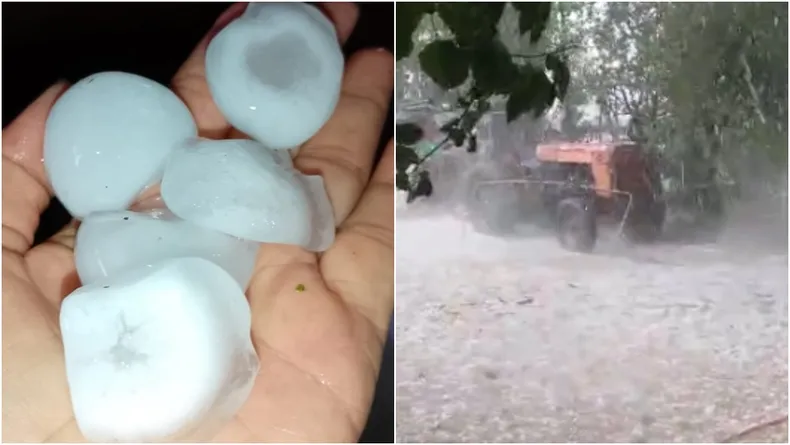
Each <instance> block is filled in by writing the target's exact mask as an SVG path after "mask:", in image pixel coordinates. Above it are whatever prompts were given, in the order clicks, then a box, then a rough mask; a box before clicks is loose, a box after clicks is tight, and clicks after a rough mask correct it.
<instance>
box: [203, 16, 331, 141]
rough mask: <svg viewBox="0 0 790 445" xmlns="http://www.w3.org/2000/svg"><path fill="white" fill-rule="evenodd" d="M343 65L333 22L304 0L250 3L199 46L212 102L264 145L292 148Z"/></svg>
mask: <svg viewBox="0 0 790 445" xmlns="http://www.w3.org/2000/svg"><path fill="white" fill-rule="evenodd" d="M343 66H344V60H343V53H342V51H341V48H340V44H339V42H338V38H337V34H336V32H335V28H334V25H333V24H332V23H331V22H330V21H329V20H328V19H327V18H326V17H324V15H323V14H322V13H321V12H320V11H319V10H317V9H315V7H313V6H311V5H307V4H304V3H250V5H249V6H248V7H247V9H246V11H245V13H244V14H243V15H242V16H241V17H239V18H238V19H236V20H234V21H233V22H231V23H230V24H229V25H228V26H226V27H225V28H224V29H223V30H222V31H220V32H219V34H217V35H216V36H215V37H214V38H213V39H212V41H211V43H210V44H209V46H208V49H207V52H206V80H207V82H208V86H209V89H210V91H211V95H212V97H213V99H214V102H215V103H216V105H217V107H218V108H219V109H220V111H221V112H222V114H223V115H224V116H225V118H226V119H227V120H228V122H230V123H231V124H232V125H233V126H234V127H236V128H238V129H239V130H241V131H243V132H244V133H246V134H248V135H250V136H251V137H252V138H253V139H256V140H257V141H259V142H261V143H263V144H264V145H265V146H266V147H268V148H270V149H289V148H293V147H297V146H299V145H301V144H302V143H303V142H305V141H307V140H308V139H310V138H311V137H312V136H313V135H314V134H316V133H317V132H318V130H319V129H320V128H321V127H322V126H323V125H324V124H325V123H326V121H327V120H328V119H329V117H330V116H331V115H332V113H333V112H334V109H335V107H336V106H337V102H338V99H339V97H340V87H341V81H342V77H343Z"/></svg>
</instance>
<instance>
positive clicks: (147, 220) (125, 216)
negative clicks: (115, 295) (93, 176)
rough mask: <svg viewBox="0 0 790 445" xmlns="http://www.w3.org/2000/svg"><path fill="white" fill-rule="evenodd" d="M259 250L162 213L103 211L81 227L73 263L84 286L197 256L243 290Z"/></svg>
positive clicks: (242, 241) (250, 244)
mask: <svg viewBox="0 0 790 445" xmlns="http://www.w3.org/2000/svg"><path fill="white" fill-rule="evenodd" d="M258 247H259V244H258V243H255V242H251V241H245V240H241V239H239V238H236V237H233V236H230V235H226V234H224V233H220V232H217V231H214V230H208V229H205V228H203V227H200V226H197V225H195V224H192V223H190V222H187V221H184V220H183V219H180V218H178V217H177V216H175V215H173V214H172V213H171V212H169V211H168V210H166V209H158V210H152V211H149V212H141V213H137V212H129V211H121V212H104V213H94V214H91V215H88V216H87V217H86V218H85V219H84V220H83V221H82V224H80V228H79V230H78V231H77V240H76V244H75V247H74V258H75V262H76V264H77V273H78V274H79V277H80V280H81V281H82V283H83V284H91V283H93V282H96V281H100V280H105V279H107V278H110V279H111V278H113V277H114V276H115V275H122V274H123V273H124V271H126V270H130V269H137V268H139V267H141V266H148V267H153V265H154V264H156V263H159V262H161V261H163V260H165V259H168V258H178V257H199V258H204V259H206V260H209V261H211V262H213V263H215V264H217V265H218V266H220V267H222V268H223V269H225V270H226V271H227V272H228V273H230V274H231V275H232V276H233V277H234V278H235V279H236V281H237V282H238V283H239V285H240V286H241V288H242V290H246V289H247V284H248V283H249V281H250V277H251V276H252V272H253V269H254V267H255V258H256V255H257V252H258Z"/></svg>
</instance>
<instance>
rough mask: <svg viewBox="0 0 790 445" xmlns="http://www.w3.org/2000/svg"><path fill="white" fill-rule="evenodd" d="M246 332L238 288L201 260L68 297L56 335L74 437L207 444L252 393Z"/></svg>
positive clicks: (164, 265)
mask: <svg viewBox="0 0 790 445" xmlns="http://www.w3.org/2000/svg"><path fill="white" fill-rule="evenodd" d="M250 327H251V316H250V308H249V305H248V303H247V300H246V299H245V297H244V293H243V292H242V291H241V289H240V288H239V286H238V284H237V283H236V280H234V279H233V277H232V276H231V275H230V274H228V273H227V272H225V271H224V270H223V269H222V268H221V267H219V266H217V265H216V264H214V263H212V262H210V261H207V260H205V259H202V258H178V259H171V260H166V261H164V262H161V263H158V264H156V265H154V266H153V267H150V268H149V267H142V268H139V269H134V270H131V271H128V272H126V273H124V274H122V275H116V276H114V277H112V278H110V279H107V280H101V281H97V282H95V283H93V284H89V285H87V286H83V287H81V288H79V289H77V290H76V291H74V292H72V293H71V294H70V295H69V296H67V297H66V299H65V300H64V301H63V304H62V306H61V312H60V330H61V334H62V338H63V346H64V352H65V358H66V377H67V380H68V385H69V391H70V393H71V401H72V406H73V408H74V417H75V419H76V421H77V425H78V426H79V428H80V431H81V432H82V434H83V435H84V436H85V438H86V439H88V440H89V441H93V442H153V441H175V440H190V439H191V440H192V441H194V440H206V439H209V438H210V436H211V435H213V434H216V433H217V432H218V430H219V428H221V427H222V426H223V425H224V424H225V423H226V422H227V421H228V420H229V419H230V418H231V417H232V416H233V415H235V413H236V412H237V411H238V409H239V408H240V407H241V406H242V404H243V403H244V402H245V401H246V399H247V397H249V394H250V391H251V390H252V386H253V383H254V380H255V376H256V375H257V372H258V369H259V362H258V357H257V355H256V353H255V350H254V348H253V345H252V340H251V338H250Z"/></svg>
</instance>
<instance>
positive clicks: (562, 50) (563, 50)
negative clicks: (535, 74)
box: [511, 44, 581, 59]
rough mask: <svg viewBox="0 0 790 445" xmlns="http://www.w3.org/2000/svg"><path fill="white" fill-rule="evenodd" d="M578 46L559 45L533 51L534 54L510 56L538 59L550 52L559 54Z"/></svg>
mask: <svg viewBox="0 0 790 445" xmlns="http://www.w3.org/2000/svg"><path fill="white" fill-rule="evenodd" d="M579 48H581V47H580V46H579V45H576V44H569V45H564V46H560V47H559V48H557V49H555V50H553V51H546V52H542V53H535V54H511V57H513V58H516V59H539V58H541V57H546V56H548V55H550V54H561V53H565V52H568V51H571V50H574V49H579Z"/></svg>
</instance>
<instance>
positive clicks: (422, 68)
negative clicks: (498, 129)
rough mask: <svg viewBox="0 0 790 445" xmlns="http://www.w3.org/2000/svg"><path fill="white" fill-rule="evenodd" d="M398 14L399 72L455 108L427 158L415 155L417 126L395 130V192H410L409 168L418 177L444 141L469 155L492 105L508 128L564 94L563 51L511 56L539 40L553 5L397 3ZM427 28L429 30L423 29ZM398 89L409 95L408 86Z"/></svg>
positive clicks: (566, 82) (567, 75) (540, 111)
mask: <svg viewBox="0 0 790 445" xmlns="http://www.w3.org/2000/svg"><path fill="white" fill-rule="evenodd" d="M506 8H507V9H508V10H510V11H511V13H510V14H507V15H505V17H506V18H510V19H511V20H510V21H508V20H504V21H503V13H504V12H505V10H506ZM396 11H397V12H396V13H397V30H396V34H397V42H396V45H397V54H396V56H397V60H398V61H399V67H398V69H399V70H402V71H401V73H402V74H404V75H410V76H411V75H415V76H419V74H418V73H419V72H422V73H425V75H427V76H428V78H430V81H431V82H432V83H433V84H435V85H436V86H438V87H439V88H441V89H442V90H443V91H444V92H445V97H450V98H452V99H453V101H454V106H455V107H457V108H458V109H459V110H460V113H459V116H458V117H457V118H455V119H453V120H452V121H450V122H449V123H447V124H446V125H444V126H443V127H442V131H443V132H444V133H445V134H446V138H445V140H444V141H443V142H442V143H440V144H438V145H437V146H436V147H435V148H434V149H433V150H431V152H430V153H428V154H426V155H425V156H418V155H417V153H416V151H415V149H414V145H415V144H416V143H417V142H418V141H419V140H420V139H421V138H422V134H421V132H420V130H419V128H418V127H417V126H416V125H415V124H414V123H401V124H399V125H398V128H397V131H396V141H397V147H396V153H397V159H396V169H397V178H396V183H397V187H398V188H399V189H402V190H409V189H410V188H412V184H413V183H414V181H410V180H409V170H410V169H415V167H416V169H415V171H414V172H412V173H416V172H418V171H419V167H420V165H421V164H422V163H423V162H424V161H425V159H427V158H428V157H429V156H430V155H432V154H433V152H435V151H436V150H438V149H439V148H440V147H442V146H443V145H445V144H446V143H452V144H453V145H455V146H462V145H465V144H466V145H467V147H469V149H470V150H471V151H474V148H475V147H476V136H475V134H474V129H475V126H476V125H477V123H478V121H479V120H480V118H481V117H482V116H483V115H484V114H485V113H486V112H487V111H489V110H490V109H491V108H492V105H494V104H496V103H498V102H504V104H505V105H504V107H505V110H506V113H507V120H508V122H511V121H513V120H515V119H517V118H519V117H520V116H521V115H524V114H526V113H530V112H531V113H533V114H534V115H541V114H543V113H544V112H545V111H546V110H548V109H549V108H551V107H552V106H553V105H554V104H555V102H556V101H557V100H558V99H562V98H563V97H564V96H565V94H566V91H567V88H568V85H569V83H570V72H569V70H568V67H567V64H566V62H565V60H564V58H563V57H562V54H561V53H562V51H550V52H541V53H536V54H517V53H514V52H513V50H514V49H517V48H518V47H519V46H520V45H521V43H522V42H523V41H524V40H525V39H526V40H527V41H528V42H530V43H532V44H536V43H538V42H539V41H540V40H541V37H542V36H543V34H544V32H545V30H546V28H547V25H548V22H549V18H550V16H551V11H552V7H551V4H550V3H495V2H487V3H436V4H434V3H399V4H397V5H396ZM516 17H517V20H516V22H517V23H514V22H513V19H514V18H516ZM425 23H429V26H427V27H426V26H422V27H421V26H420V25H421V24H425ZM516 25H517V26H516ZM513 28H515V29H513ZM414 54H416V58H415V57H414ZM417 68H419V69H417ZM420 80H422V79H420ZM398 88H399V92H402V93H404V94H408V92H407V91H406V89H407V88H408V86H406V85H399V86H398ZM412 177H415V175H414V174H413V175H412ZM420 177H423V178H424V177H425V175H421V176H420Z"/></svg>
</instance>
